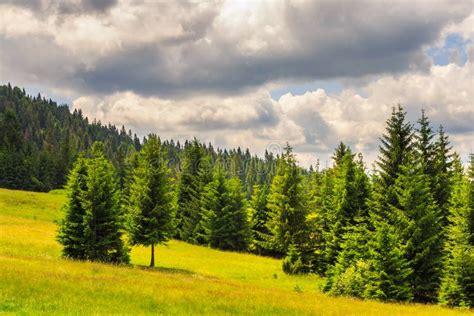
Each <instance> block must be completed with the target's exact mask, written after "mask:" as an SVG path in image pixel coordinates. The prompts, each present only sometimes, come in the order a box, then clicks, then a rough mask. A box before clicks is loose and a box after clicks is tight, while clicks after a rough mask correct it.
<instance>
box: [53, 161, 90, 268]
mask: <svg viewBox="0 0 474 316" xmlns="http://www.w3.org/2000/svg"><path fill="white" fill-rule="evenodd" d="M86 179H87V163H86V160H85V159H84V158H82V157H80V158H78V159H77V160H76V163H75V164H74V168H73V169H72V170H71V173H70V174H69V178H68V183H67V186H66V190H67V203H66V205H65V206H64V210H65V213H66V215H65V218H64V219H62V220H61V222H60V228H59V234H58V241H59V242H60V243H61V244H62V245H63V255H64V256H65V257H67V258H71V259H79V260H84V259H86V258H87V257H86V249H85V244H86V237H85V234H84V230H85V223H84V215H85V209H84V207H83V202H84V201H83V199H84V193H85V192H86V190H87V186H86Z"/></svg>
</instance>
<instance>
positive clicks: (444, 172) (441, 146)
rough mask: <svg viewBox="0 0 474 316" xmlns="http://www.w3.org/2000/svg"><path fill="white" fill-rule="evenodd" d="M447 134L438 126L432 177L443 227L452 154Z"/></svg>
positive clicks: (447, 211)
mask: <svg viewBox="0 0 474 316" xmlns="http://www.w3.org/2000/svg"><path fill="white" fill-rule="evenodd" d="M451 149H452V148H451V146H450V145H449V140H448V136H447V135H446V134H445V133H444V130H443V127H442V126H440V127H439V131H438V138H437V140H436V142H435V161H434V169H435V178H434V198H435V201H436V202H437V203H438V206H439V208H440V210H441V221H442V225H443V227H446V225H447V223H448V220H447V218H448V215H449V210H448V207H449V197H450V195H451V186H452V182H451V177H452V175H451V173H452V170H451V169H452V164H453V163H452V154H451V153H450V151H451Z"/></svg>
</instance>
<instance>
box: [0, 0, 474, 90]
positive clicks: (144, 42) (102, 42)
mask: <svg viewBox="0 0 474 316" xmlns="http://www.w3.org/2000/svg"><path fill="white" fill-rule="evenodd" d="M41 3H42V5H41V6H39V7H38V5H30V4H31V3H27V2H20V5H15V3H9V4H8V3H4V4H2V5H1V11H2V15H3V17H2V18H3V19H2V20H3V21H16V22H17V23H8V22H3V25H1V26H2V27H0V30H3V31H0V33H1V36H0V45H1V46H2V47H4V46H6V45H10V46H11V48H10V49H9V50H7V51H6V52H4V53H3V55H4V56H3V58H2V66H3V67H5V68H6V70H4V71H3V72H4V74H3V76H2V78H4V77H8V78H9V79H10V80H19V81H21V80H20V79H21V78H22V76H25V74H28V75H30V74H31V69H30V68H25V67H23V59H24V58H25V56H24V55H27V54H29V55H31V56H34V55H35V51H34V50H33V51H26V52H24V53H23V54H21V55H22V56H21V57H17V56H16V55H15V54H14V52H15V51H17V50H19V49H22V48H23V47H22V44H21V43H22V42H30V41H34V39H35V38H36V37H42V38H43V40H44V44H42V47H41V50H42V51H44V52H45V53H47V52H51V53H52V54H54V55H56V56H58V58H59V61H61V63H62V64H67V65H68V68H69V69H70V73H71V75H70V76H69V77H57V76H54V75H51V74H49V75H48V74H46V75H48V76H45V74H44V73H38V74H36V75H37V77H38V78H41V80H43V81H46V82H49V83H50V84H53V85H55V86H58V87H62V88H68V89H74V90H76V91H77V92H78V93H85V94H96V95H108V94H113V93H117V92H124V91H129V90H131V91H133V92H134V93H136V94H139V95H142V96H159V97H175V98H182V97H188V96H192V95H199V94H219V95H238V94H240V93H248V92H249V91H250V90H255V88H258V87H263V86H265V85H267V84H270V83H275V82H277V83H278V82H285V81H296V82H298V81H299V82H301V81H305V80H314V79H328V78H348V79H351V78H360V77H364V76H367V75H375V74H386V73H403V72H407V71H414V70H416V71H422V72H423V71H424V72H426V71H428V70H429V66H430V61H429V59H428V58H427V56H426V55H425V54H424V52H423V48H424V47H425V46H426V45H429V44H430V43H433V42H434V41H436V40H437V39H438V37H439V34H440V32H441V31H442V30H443V29H444V28H445V27H446V26H448V25H451V24H452V23H455V22H460V21H462V20H463V19H464V18H465V17H466V16H467V15H468V14H469V13H470V10H471V11H472V6H471V5H470V3H469V2H462V1H461V2H456V3H452V2H443V1H439V2H435V3H421V2H420V3H418V4H417V5H415V6H413V5H412V4H410V3H408V2H393V3H391V4H390V6H388V5H387V4H383V3H377V2H373V1H368V2H360V1H359V2H352V3H351V2H345V1H343V2H299V1H298V2H296V1H295V2H292V1H288V2H279V3H274V2H271V3H270V2H234V1H224V2H221V1H219V2H204V3H187V2H177V3H167V2H132V1H120V2H116V1H90V0H88V1H72V2H69V1H68V2H61V1H44V2H41ZM64 14H69V15H70V16H68V17H67V18H64ZM0 23H1V22H0ZM12 37H14V38H15V39H16V41H8V40H7V39H11V38H12ZM26 58H28V57H26ZM30 58H31V57H30ZM3 60H8V62H9V63H10V64H9V67H6V66H5V65H4V63H5V62H4V61H3ZM41 62H42V63H43V64H44V67H49V68H55V67H57V65H58V62H55V61H54V60H49V59H45V60H41ZM33 75H35V73H33ZM38 81H39V79H38ZM36 83H38V82H36Z"/></svg>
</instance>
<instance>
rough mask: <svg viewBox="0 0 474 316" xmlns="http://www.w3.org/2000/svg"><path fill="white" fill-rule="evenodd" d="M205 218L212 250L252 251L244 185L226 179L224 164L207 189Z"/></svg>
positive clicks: (219, 166) (204, 197)
mask: <svg viewBox="0 0 474 316" xmlns="http://www.w3.org/2000/svg"><path fill="white" fill-rule="evenodd" d="M202 214H203V221H204V224H203V226H204V227H205V232H206V235H207V238H206V240H207V241H208V242H209V244H210V245H211V247H214V248H219V249H223V250H238V251H244V250H246V249H247V248H248V244H249V238H250V229H249V224H248V218H247V211H246V208H245V196H244V193H243V192H242V185H241V183H240V180H239V179H238V178H237V177H232V178H230V179H226V178H225V174H224V170H223V168H222V166H221V165H220V164H218V165H217V166H216V170H215V171H214V176H213V181H212V182H210V183H209V184H207V185H206V187H205V189H204V194H203V199H202Z"/></svg>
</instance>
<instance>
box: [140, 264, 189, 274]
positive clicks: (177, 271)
mask: <svg viewBox="0 0 474 316" xmlns="http://www.w3.org/2000/svg"><path fill="white" fill-rule="evenodd" d="M135 267H136V268H138V269H140V270H145V271H157V272H163V273H170V274H185V275H194V274H196V273H195V272H193V271H190V270H186V269H179V268H168V267H153V268H152V267H148V266H141V265H136V266H135Z"/></svg>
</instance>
